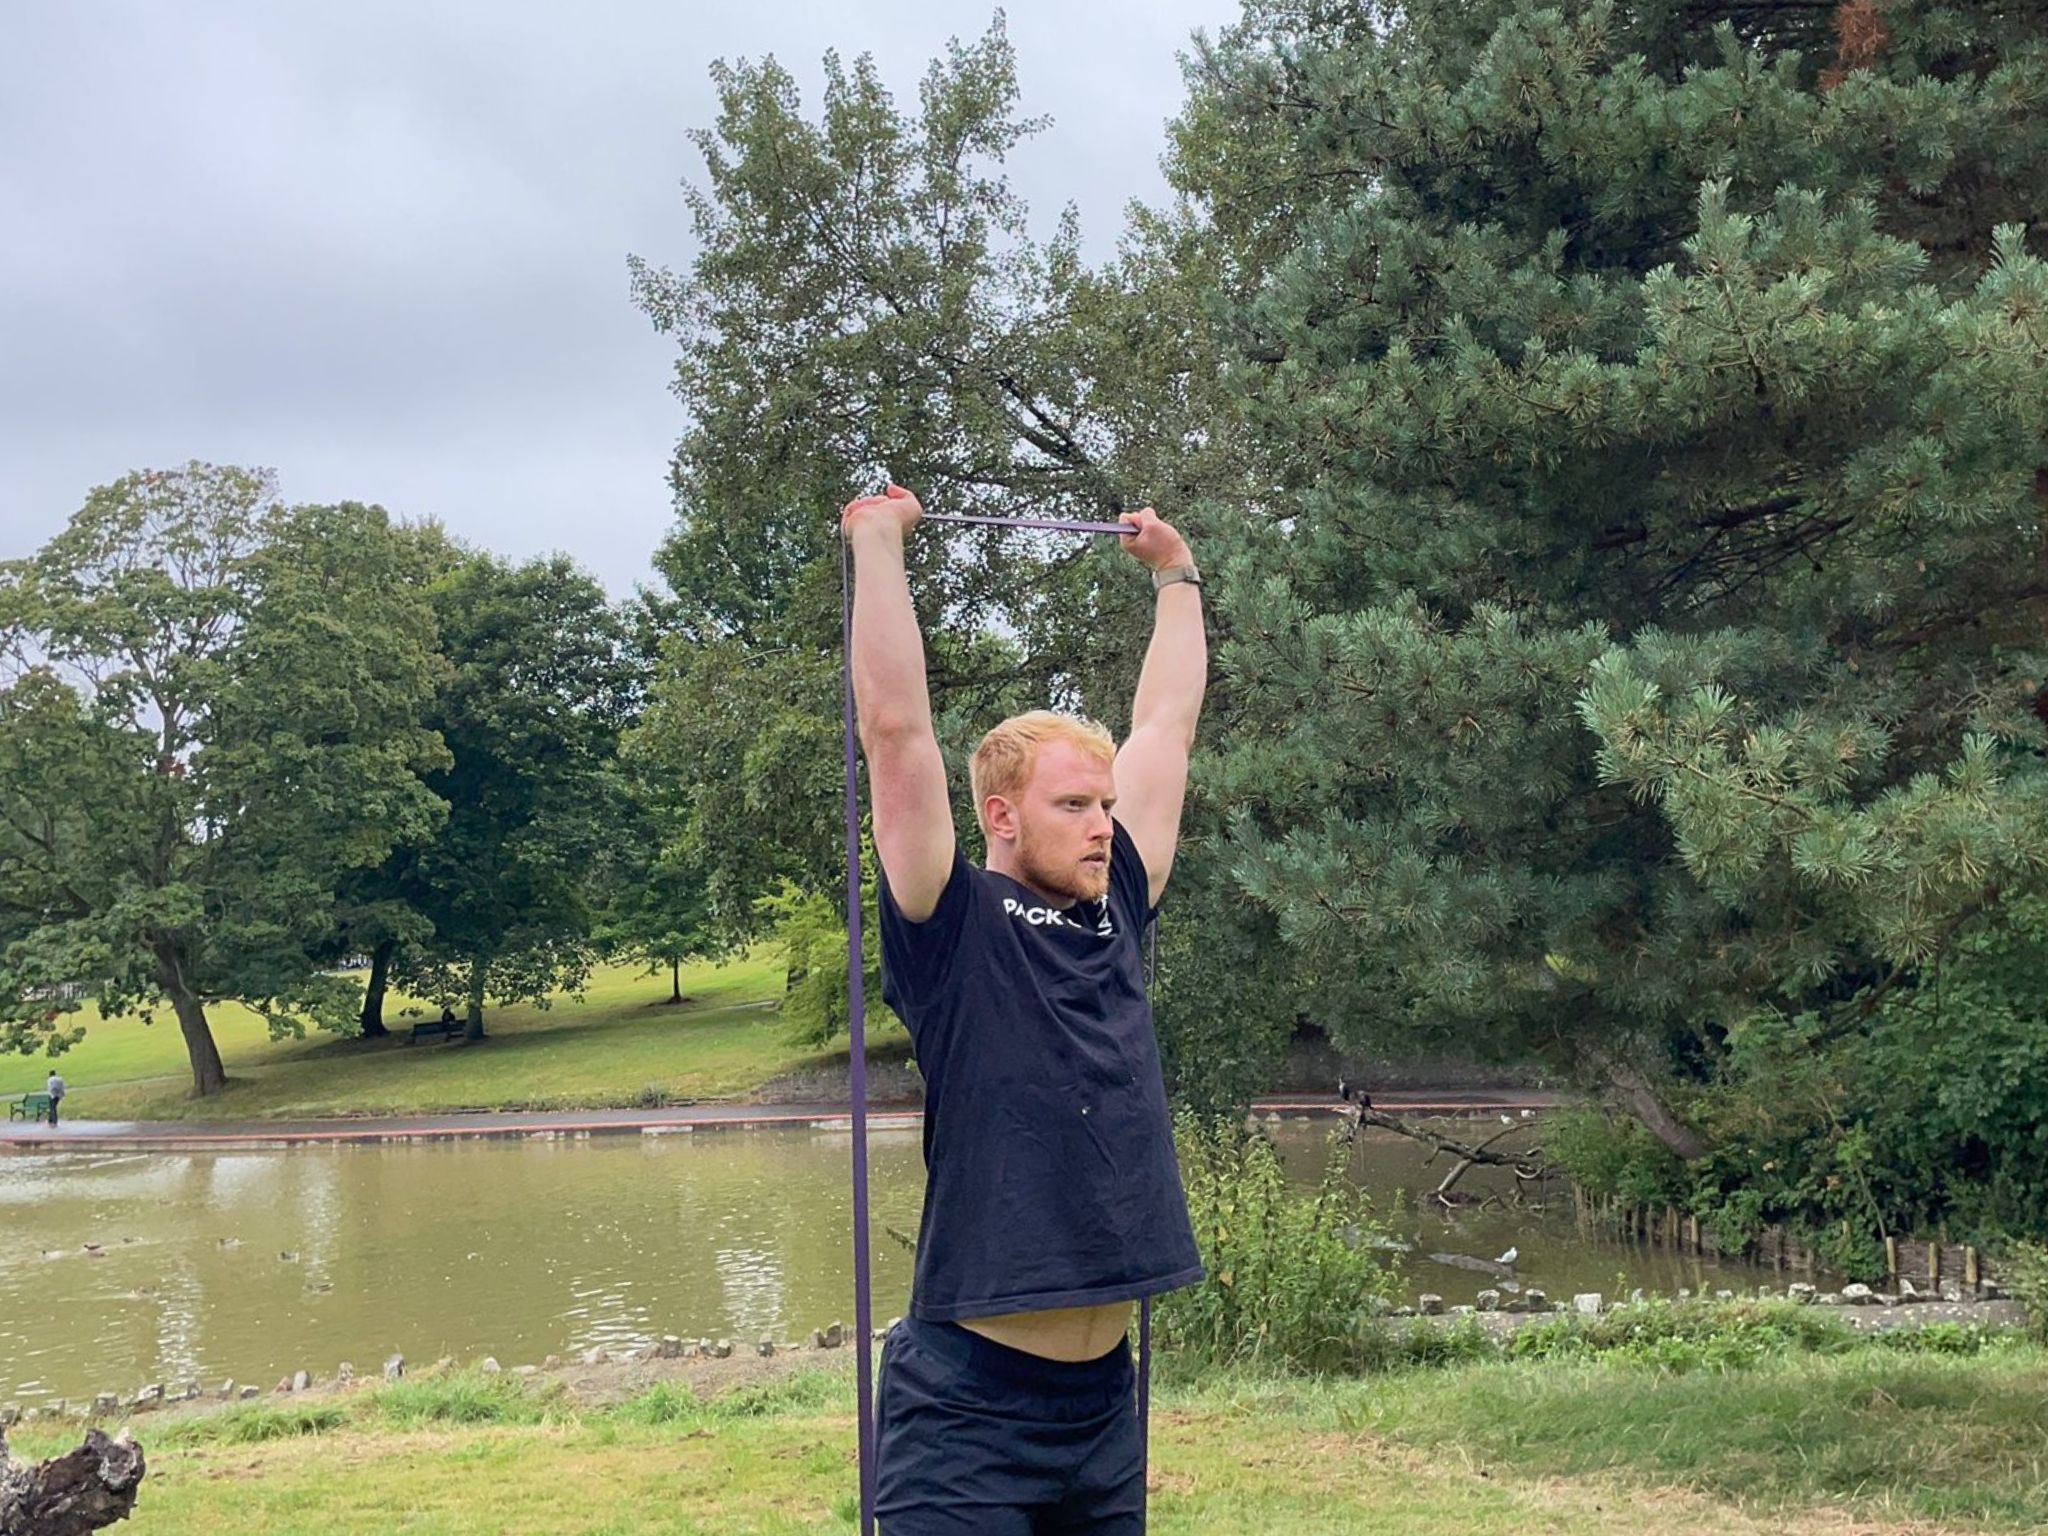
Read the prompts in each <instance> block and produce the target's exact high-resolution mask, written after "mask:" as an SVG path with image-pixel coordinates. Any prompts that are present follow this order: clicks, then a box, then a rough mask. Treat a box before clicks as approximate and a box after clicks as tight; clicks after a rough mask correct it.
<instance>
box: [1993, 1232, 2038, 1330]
mask: <svg viewBox="0 0 2048 1536" xmlns="http://www.w3.org/2000/svg"><path fill="white" fill-rule="evenodd" d="M2003 1272H2004V1276H2005V1288H2006V1289H2007V1290H2009V1291H2011V1292H2012V1294H2013V1296H2014V1298H2015V1299H2016V1300H2018V1302H2019V1304H2020V1305H2021V1306H2023V1307H2025V1308H2026V1309H2027V1324H2028V1332H2029V1333H2031V1334H2032V1335H2033V1337H2034V1338H2036V1339H2038V1340H2040V1341H2041V1342H2042V1343H2044V1344H2048V1243H2015V1244H2013V1245H2012V1246H2011V1247H2010V1248H2008V1249H2007V1250H2006V1251H2005V1266H2004V1271H2003Z"/></svg>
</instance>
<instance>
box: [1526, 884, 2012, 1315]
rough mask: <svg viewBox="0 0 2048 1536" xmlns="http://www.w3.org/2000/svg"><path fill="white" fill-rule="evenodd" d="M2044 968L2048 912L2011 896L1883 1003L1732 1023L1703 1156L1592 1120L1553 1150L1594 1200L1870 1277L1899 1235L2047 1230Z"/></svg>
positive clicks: (1578, 1115)
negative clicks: (1678, 1217) (1795, 1250)
mask: <svg viewBox="0 0 2048 1536" xmlns="http://www.w3.org/2000/svg"><path fill="white" fill-rule="evenodd" d="M2044 968H2048V902H2044V901H2043V900H2042V899H2040V898H2038V897H2031V896H2029V897H2019V898H2013V899H2010V900H2008V901H2005V902H2002V903H2001V904H1999V905H1998V906H1997V907H1995V908H1994V909H1992V910H1991V911H1990V912H1988V913H1985V914H1983V915H1981V916H1979V917H1978V918H1976V919H1975V920H1974V921H1973V922H1972V923H1971V924H1970V925H1969V926H1968V927H1967V928H1961V929H1959V930H1958V931H1957V932H1956V933H1955V934H1953V935H1952V936H1951V938H1950V940H1949V942H1948V944H1947V946H1946V948H1945V950H1944V952H1943V954H1942V955H1940V956H1939V957H1938V960H1937V963H1935V964H1931V965H1929V966H1926V967H1922V968H1919V969H1918V970H1916V971H1913V972H1910V973H1905V974H1904V975H1902V976H1900V977H1896V978H1894V980H1893V982H1892V984H1891V985H1890V987H1889V989H1888V990H1886V991H1884V992H1882V993H1881V994H1878V993H1875V992H1862V993H1851V994H1850V995H1848V996H1847V997H1846V998H1844V999H1843V1001H1842V1002H1841V1003H1839V1004H1837V1005H1836V1006H1834V1007H1832V1008H1829V1009H1826V1010H1824V1011H1822V1010H1817V1011H1810V1012H1804V1013H1800V1014H1797V1015H1794V1016H1790V1017H1786V1016H1783V1015H1780V1014H1776V1013H1769V1012H1766V1013H1759V1014H1757V1015H1755V1016H1753V1017H1751V1018H1749V1019H1747V1020H1744V1021H1742V1022H1741V1023H1740V1024H1739V1025H1737V1026H1736V1027H1735V1028H1733V1029H1732V1030H1731V1031H1730V1032H1729V1037H1728V1046H1727V1050H1726V1053H1725V1055H1724V1057H1723V1059H1722V1063H1721V1067H1720V1072H1719V1075H1718V1077H1717V1080H1716V1081H1715V1083H1714V1084H1712V1085H1711V1086H1710V1087H1709V1088H1708V1089H1707V1090H1706V1091H1705V1092H1704V1093H1703V1094H1701V1095H1700V1097H1699V1099H1698V1101H1697V1118H1698V1120H1699V1122H1700V1123H1701V1124H1702V1125H1703V1126H1705V1127H1706V1128H1707V1129H1708V1131H1709V1132H1710V1133H1711V1135H1712V1139H1713V1141H1714V1143H1715V1147H1714V1150H1713V1152H1712V1153H1711V1154H1710V1155H1709V1156H1707V1157H1705V1158H1703V1159H1700V1160H1699V1161H1698V1162H1696V1163H1694V1164H1692V1165H1689V1166H1688V1165H1683V1164H1681V1163H1680V1162H1679V1161H1678V1160H1677V1159H1675V1158H1673V1157H1672V1156H1671V1155H1670V1154H1669V1153H1668V1152H1667V1151H1665V1149H1663V1148H1662V1147H1660V1146H1658V1145H1657V1144H1656V1143H1655V1142H1654V1141H1653V1140H1651V1139H1650V1138H1649V1137H1648V1136H1647V1135H1645V1134H1643V1133H1642V1132H1641V1131H1640V1129H1639V1128H1634V1127H1632V1126H1630V1125H1629V1124H1627V1123H1625V1122H1614V1121H1610V1120H1609V1119H1607V1118H1606V1117H1604V1116H1601V1115H1599V1114H1597V1113H1595V1112H1592V1111H1573V1112H1568V1113H1566V1114H1564V1115H1561V1116H1559V1117H1557V1118H1556V1119H1555V1120H1553V1121H1552V1122H1550V1125H1551V1128H1550V1129H1549V1130H1548V1131H1547V1132H1546V1135H1545V1149H1546V1151H1547V1152H1549V1153H1550V1155H1551V1156H1552V1157H1553V1158H1555V1159H1556V1160H1557V1161H1558V1163H1559V1164H1560V1166H1562V1167H1563V1168H1564V1169H1565V1170H1566V1171H1567V1172H1568V1173H1570V1174H1571V1175H1572V1176H1573V1177H1574V1178H1575V1179H1577V1180H1578V1181H1579V1182H1580V1183H1581V1184H1582V1185H1584V1186H1585V1187H1586V1188H1587V1189H1588V1190H1590V1191H1591V1192H1592V1193H1594V1194H1596V1195H1612V1196H1615V1197H1618V1198H1620V1199H1621V1200H1623V1201H1624V1202H1627V1203H1638V1204H1648V1205H1652V1206H1656V1205H1662V1204H1666V1203H1671V1204H1676V1205H1678V1206H1679V1207H1681V1208H1682V1209H1689V1210H1693V1211H1696V1212H1698V1213H1700V1214H1701V1215H1702V1216H1704V1217H1706V1218H1707V1219H1708V1220H1709V1221H1710V1223H1712V1224H1713V1226H1714V1227H1715V1229H1716V1232H1717V1235H1718V1236H1719V1237H1720V1238H1721V1240H1722V1242H1723V1243H1724V1245H1726V1246H1729V1247H1731V1248H1732V1247H1739V1246H1740V1245H1741V1244H1743V1243H1744V1242H1746V1241H1748V1240H1749V1239H1751V1238H1752V1237H1754V1236H1755V1235H1756V1234H1757V1232H1758V1231H1760V1230H1761V1229H1762V1228H1764V1227H1766V1226H1771V1225H1774V1224H1782V1225H1785V1226H1787V1227H1789V1228H1791V1229H1792V1230H1794V1231H1797V1232H1800V1233H1803V1234H1806V1235H1808V1236H1809V1237H1811V1238H1812V1239H1813V1240H1814V1241H1815V1242H1816V1243H1817V1245H1818V1246H1819V1247H1820V1249H1821V1251H1822V1253H1823V1255H1824V1256H1825V1257H1826V1258H1827V1259H1828V1261H1829V1262H1830V1263H1831V1264H1833V1265H1835V1266H1836V1267H1839V1268H1841V1269H1844V1270H1846V1271H1848V1272H1850V1273H1852V1274H1854V1275H1857V1276H1859V1277H1861V1278H1866V1279H1868V1278H1876V1277H1877V1276H1878V1275H1879V1274H1881V1273H1882V1268H1883V1245H1882V1239H1883V1237H1884V1235H1885V1234H1887V1233H1891V1234H1895V1235H1901V1236H1908V1237H1910V1236H1914V1235H1927V1234H1932V1233H1934V1232H1936V1231H1938V1230H1942V1229H1947V1230H1949V1231H1950V1232H1952V1233H1954V1234H1956V1235H1958V1236H1960V1237H1963V1238H1965V1239H1966V1240H1975V1241H1978V1242H1980V1243H1981V1242H1990V1241H1995V1240H1996V1239H1997V1238H1998V1237H1999V1236H2000V1235H2001V1234H2011V1235H2015V1236H2024V1235H2026V1234H2030V1233H2037V1232H2041V1231H2044V1230H2048V1175H2044V1171H2043V1170H2044V1169H2048V1010H2044V1008H2043V1006H2042V1001H2041V994H2040V977H2041V975H2042V973H2043V970H2044Z"/></svg>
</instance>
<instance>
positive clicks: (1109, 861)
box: [842, 485, 1208, 1536]
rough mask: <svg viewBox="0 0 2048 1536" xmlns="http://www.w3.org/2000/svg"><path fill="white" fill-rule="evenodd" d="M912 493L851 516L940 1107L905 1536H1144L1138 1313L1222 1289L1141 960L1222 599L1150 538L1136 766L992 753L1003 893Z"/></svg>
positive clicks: (878, 758) (872, 684)
mask: <svg viewBox="0 0 2048 1536" xmlns="http://www.w3.org/2000/svg"><path fill="white" fill-rule="evenodd" d="M922 516H923V509H922V508H921V507H920V506H919V505H918V501H917V498H916V497H915V496H913V495H911V493H910V492H908V491H906V490H904V489H903V488H902V487H900V486H894V485H892V486H890V487H889V489H888V492H887V494H885V495H882V496H869V497H864V498H862V499H861V500H859V501H856V502H853V503H851V504H850V505H848V506H847V508H846V509H845V511H844V513H843V515H842V524H843V528H844V532H845V537H846V538H847V540H848V541H849V543H850V544H851V546H852V550H853V555H854V562H855V567H856V570H857V573H858V574H857V577H856V584H855V591H854V607H853V656H852V666H853V684H854V694H855V703H856V710H857V714H858V718H859V722H860V737H861V744H862V750H863V752H864V754H865V756H866V758H867V764H868V778H869V787H870V795H871V804H872V808H873V815H874V838H875V851H876V854H877V855H878V856H879V859H880V862H881V867H882V880H881V892H880V905H881V935H882V975H883V984H882V995H883V997H884V998H885V999H886V1000H887V1001H888V1003H889V1005H890V1006H891V1007H892V1008H894V1009H895V1010H896V1012H897V1014H898V1015H899V1016H900V1017H901V1018H902V1019H903V1021H904V1022H905V1024H907V1025H908V1026H909V1028H910V1032H911V1039H912V1041H913V1044H914V1046H915V1049H916V1053H917V1063H918V1068H919V1070H920V1071H921V1072H922V1074H923V1076H924V1079H925V1122H924V1152H925V1168H926V1183H925V1204H924V1216H923V1221H922V1225H921V1227H920V1229H919V1237H918V1245H917V1261H916V1270H915V1278H914V1280H913V1285H912V1298H911V1308H910V1314H911V1315H910V1317H909V1318H908V1319H907V1320H906V1321H904V1322H903V1323H901V1324H899V1325H898V1326H897V1327H896V1328H895V1329H894V1330H892V1331H891V1333H890V1335H889V1338H888V1340H887V1343H886V1345H885V1346H884V1350H883V1357H882V1369H881V1383H880V1390H879V1394H878V1405H877V1420H878V1424H879V1441H878V1457H877V1476H876V1512H877V1514H878V1515H879V1517H880V1523H881V1527H882V1531H883V1536H966V1533H969V1532H972V1533H975V1536H1079V1533H1088V1536H1135V1533H1138V1532H1142V1531H1143V1529H1144V1520H1145V1515H1144V1510H1145V1489H1144V1465H1143V1450H1142V1441H1141V1438H1140V1426H1139V1424H1138V1420H1137V1410H1136V1404H1135V1400H1134V1387H1135V1381H1134V1372H1133V1369H1132V1363H1131V1355H1130V1345H1129V1340H1128V1334H1129V1329H1130V1323H1131V1315H1132V1303H1133V1301H1134V1300H1135V1299H1136V1298H1138V1297H1140V1296H1145V1295H1150V1294H1154V1293H1157V1292H1160V1291H1168V1290H1172V1289H1174V1288H1176V1287H1178V1286H1182V1285H1187V1284H1190V1283H1191V1282H1193V1281H1195V1280H1198V1279H1200V1278H1201V1273H1202V1269H1201V1261H1200V1258H1199V1256H1198V1254H1197V1252H1196V1249H1195V1243H1194V1237H1193V1234H1192V1232H1191V1231H1190V1230H1189V1226H1188V1217H1187V1205H1186V1201H1185V1199H1184V1197H1183V1195H1182V1192H1181V1183H1180V1171H1179V1168H1178V1166H1177V1165H1176V1163H1175V1161H1174V1154H1173V1138H1172V1134H1171V1126H1170V1122H1169V1118H1168V1113H1167V1106H1166V1090H1165V1084H1164V1081H1163V1079H1162V1076H1161V1072H1160V1066H1159V1049H1158V1042H1157V1040H1156V1039H1155V1038H1154V1036H1153V1032H1152V1014H1151V1008H1150V1004H1149V1003H1148V1001H1147V999H1146V995H1145V977H1144V962H1143V956H1142V953H1141V947H1140V946H1141V941H1142V936H1143V932H1144V929H1145V926H1146V924H1147V923H1148V922H1149V920H1150V918H1151V916H1152V913H1153V911H1154V909H1155V908H1156V906H1157V904H1158V901H1159V896H1160V892H1161V891H1162V890H1163V889H1164V888H1165V886H1166V879H1167V875H1168V873H1169V872H1170V871H1171V870H1172V867H1173V855H1174V846H1175V843H1176V841H1177V840H1178V837H1179V829H1180V813H1181V801H1182V797H1183V794H1184V792H1185V789H1186V786H1187V765H1188V750H1189V747H1190V745H1191V744H1192V743H1193V740H1194V734H1195V721H1196V718H1197V716H1198V715H1199V714H1200V712H1201V706H1202V692H1203V688H1204V685H1205V679H1206V675H1207V670H1208V652H1207V643H1206V641H1205V639H1204V636H1203V629H1202V601H1201V593H1200V578H1199V576H1198V574H1197V573H1196V571H1195V566H1194V561H1193V558H1192V557H1191V555H1190V554H1189V551H1188V546H1187V543H1186V541H1185V540H1184V539H1182V537H1181V536H1180V535H1179V534H1178V533H1177V532H1175V531H1174V529H1173V528H1172V527H1170V526H1169V525H1168V524H1166V523H1164V522H1162V521H1161V520H1160V519H1159V517H1158V515H1157V514H1156V513H1154V512H1153V511H1152V510H1151V509H1150V508H1147V509H1146V510H1144V511H1142V512H1137V513H1127V514H1125V516H1124V518H1123V521H1125V522H1128V523H1130V524H1131V525H1132V526H1134V527H1135V528H1136V529H1137V530H1138V531H1137V532H1136V533H1135V534H1132V535H1127V536H1124V542H1125V543H1126V545H1127V547H1128V548H1129V550H1130V552H1131V554H1132V555H1133V556H1135V557H1136V558H1137V559H1138V560H1139V561H1140V562H1141V563H1142V564H1144V565H1146V566H1148V567H1149V568H1150V569H1151V570H1152V572H1153V582H1154V586H1155V588H1156V590H1157V594H1158V595H1157V598H1156V599H1155V601H1156V604H1157V608H1156V612H1155V614H1154V621H1153V631H1152V640H1151V644H1150V646H1149V648H1148V649H1147V651H1146V655H1145V664H1144V669H1143V672H1142V674H1141V676H1140V677H1139V680H1138V692H1137V697H1136V699H1135V700H1134V702H1133V704H1132V709H1131V732H1130V735H1129V736H1128V737H1127V738H1126V739H1125V741H1124V743H1123V746H1122V747H1121V748H1118V747H1116V746H1115V744H1114V743H1113V742H1112V741H1111V739H1110V737H1109V735H1108V733H1107V732H1106V731H1104V730H1103V729H1102V728H1101V727H1100V726H1096V725H1093V724H1091V723H1089V722H1086V721H1081V720H1076V719H1073V718H1071V717H1068V716H1062V715H1055V714H1052V713H1050V712H1048V711H1035V712H1033V713H1031V714H1027V715H1022V716H1018V717H1017V718H1015V719H1012V720H1006V721H1004V722H1003V723H1002V724H1001V725H999V726H997V727H996V728H995V729H994V730H992V731H990V732H989V734H988V736H987V737H986V738H985V739H984V740H983V741H982V743H981V745H980V746H979V747H978V748H977V749H976V751H975V754H974V760H973V764H972V766H971V769H970V775H969V777H970V780H971V787H972V791H973V795H974V809H975V814H976V817H977V818H978V820H979V821H980V823H981V829H982V832H983V834H984V835H985V837H986V840H987V847H988V858H987V867H986V868H982V869H977V868H975V867H974V866H973V865H971V864H970V863H968V861H967V859H966V858H965V857H964V856H963V855H962V853H961V851H960V849H959V848H958V847H957V846H956V841H955V838H954V835H953V813H952V808H951V805H950V803H949V800H948V792H947V786H946V773H945V767H944V764H943V761H942V759H941V758H940V755H939V746H938V741H937V739H936V738H935V737H934V735H933V732H932V719H931V705H930V701H929V699H928V697H927V694H926V689H925V668H924V645H923V641H922V638H921V636H920V635H919V633H918V629H917V618H916V614H915V611H914V610H913V609H912V607H911V601H910V589H909V584H908V581H907V579H906V577H905V574H904V559H903V544H904V538H905V536H906V535H907V534H908V533H909V532H910V530H911V529H912V528H914V527H916V526H917V523H918V520H919V518H921V517H922Z"/></svg>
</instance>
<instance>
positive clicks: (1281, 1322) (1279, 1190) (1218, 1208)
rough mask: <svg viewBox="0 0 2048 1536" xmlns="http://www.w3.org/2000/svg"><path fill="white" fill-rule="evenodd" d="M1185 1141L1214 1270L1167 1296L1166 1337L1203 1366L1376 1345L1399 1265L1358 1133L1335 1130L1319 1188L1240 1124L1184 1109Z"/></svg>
mask: <svg viewBox="0 0 2048 1536" xmlns="http://www.w3.org/2000/svg"><path fill="white" fill-rule="evenodd" d="M1177 1140H1178V1143H1179V1150H1180V1165H1181V1177H1182V1181H1183V1182H1184V1183H1185V1185H1186V1187H1187V1195H1188V1215H1189V1218H1190V1220H1191V1221H1192V1222H1193V1224H1194V1229H1195V1240H1196V1242H1197V1243H1198V1244H1199V1245H1200V1247H1201V1251H1202V1263H1203V1266H1204V1269H1205V1271H1206V1273H1205V1275H1204V1278H1203V1279H1202V1280H1201V1281H1200V1282H1199V1283H1198V1284H1196V1285H1193V1286H1189V1287H1186V1288H1185V1289H1182V1290H1178V1291H1175V1292H1173V1293H1172V1294H1171V1295H1169V1296H1165V1297H1162V1298H1161V1299H1160V1301H1159V1304H1158V1307H1157V1310H1156V1312H1155V1314H1154V1319H1155V1323H1156V1326H1157V1329H1158V1334H1159V1340H1160V1343H1161V1346H1162V1347H1163V1348H1165V1349H1169V1350H1172V1351H1174V1352H1175V1353H1176V1354H1178V1355H1179V1356H1180V1357H1181V1358H1182V1360H1183V1361H1184V1362H1186V1363H1187V1364H1189V1365H1192V1366H1196V1367H1212V1366H1221V1365H1232V1364H1238V1363H1266V1364H1270V1365H1273V1366H1275V1367H1283V1368H1288V1369H1295V1370H1331V1369H1339V1368H1344V1367H1355V1366H1356V1365H1357V1364H1358V1363H1359V1362H1360V1360H1361V1358H1362V1357H1363V1356H1364V1355H1365V1354H1366V1353H1367V1352H1368V1351H1369V1350H1371V1349H1372V1348H1373V1347H1374V1346H1375V1344H1376V1343H1377V1337H1376V1323H1375V1319H1376V1318H1377V1317H1378V1316H1379V1315H1380V1314H1382V1313H1384V1312H1385V1311H1387V1310H1388V1309H1389V1307H1390V1305H1391V1302H1390V1298H1391V1296H1392V1292H1393V1288H1394V1284H1395V1275H1394V1273H1393V1271H1392V1270H1391V1269H1390V1268H1389V1267H1388V1265H1387V1264H1386V1262H1385V1257H1386V1256H1385V1253H1384V1252H1383V1250H1381V1249H1379V1248H1377V1247H1375V1246H1374V1244H1373V1242H1372V1239H1373V1238H1374V1237H1376V1236H1378V1235H1380V1233H1379V1229H1378V1228H1377V1227H1376V1225H1375V1224H1374V1218H1373V1211H1372V1207H1371V1202H1370V1200H1369V1199H1368V1197H1367V1195H1366V1193H1365V1191H1364V1190H1363V1189H1362V1188H1361V1187H1360V1186H1359V1184H1358V1183H1357V1181H1356V1180H1354V1179H1353V1178H1352V1177H1351V1175H1350V1160H1351V1142H1350V1138H1349V1137H1348V1136H1346V1135H1344V1134H1342V1133H1339V1134H1338V1135H1335V1136H1333V1137H1332V1138H1331V1143H1330V1148H1329V1153H1328V1159H1327V1162H1326V1165H1325V1167H1324V1170H1323V1176H1322V1179H1321V1181H1320V1182H1319V1183H1318V1185H1317V1186H1316V1188H1315V1189H1314V1190H1313V1191H1303V1190H1299V1189H1296V1188H1295V1187H1293V1186H1292V1185H1290V1184H1289V1182H1288V1180H1287V1177H1286V1175H1285V1173H1284V1172H1283V1171H1282V1169H1281V1166H1280V1155H1279V1153H1278V1151H1277V1150H1275V1148H1274V1146H1273V1143H1272V1141H1271V1140H1270V1139H1269V1138H1268V1137H1267V1136H1265V1134H1264V1133H1263V1132H1261V1131H1259V1130H1257V1129H1255V1128H1253V1127H1250V1126H1247V1125H1244V1124H1242V1123H1241V1122H1238V1121H1235V1120H1231V1119H1227V1118H1217V1119H1208V1120H1204V1119H1201V1118H1198V1117H1196V1116H1194V1115H1190V1114H1183V1115H1182V1116H1181V1117H1180V1120H1179V1122H1178V1125H1177Z"/></svg>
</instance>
